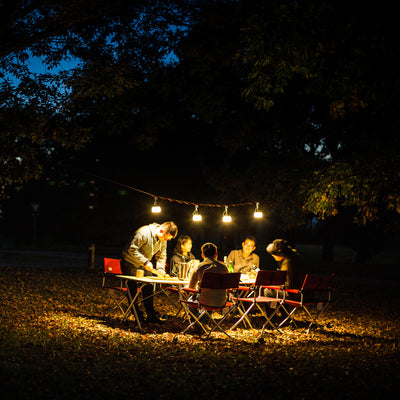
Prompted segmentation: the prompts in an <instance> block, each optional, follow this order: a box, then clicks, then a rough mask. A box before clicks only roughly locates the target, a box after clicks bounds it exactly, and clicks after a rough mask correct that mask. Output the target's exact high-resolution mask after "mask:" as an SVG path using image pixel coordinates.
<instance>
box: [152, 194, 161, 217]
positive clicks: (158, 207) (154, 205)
mask: <svg viewBox="0 0 400 400" xmlns="http://www.w3.org/2000/svg"><path fill="white" fill-rule="evenodd" d="M151 212H153V213H160V212H161V207H160V206H158V205H157V197H154V204H153V207H151Z"/></svg>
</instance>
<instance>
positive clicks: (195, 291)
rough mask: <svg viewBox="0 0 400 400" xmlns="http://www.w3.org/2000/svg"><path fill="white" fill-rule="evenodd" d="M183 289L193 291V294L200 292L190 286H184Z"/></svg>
mask: <svg viewBox="0 0 400 400" xmlns="http://www.w3.org/2000/svg"><path fill="white" fill-rule="evenodd" d="M182 290H184V291H185V292H188V293H193V294H196V293H199V291H198V290H197V289H191V288H188V287H184V288H182Z"/></svg>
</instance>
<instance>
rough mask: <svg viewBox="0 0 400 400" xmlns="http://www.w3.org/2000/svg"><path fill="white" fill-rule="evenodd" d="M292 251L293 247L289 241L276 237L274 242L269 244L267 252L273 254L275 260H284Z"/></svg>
mask: <svg viewBox="0 0 400 400" xmlns="http://www.w3.org/2000/svg"><path fill="white" fill-rule="evenodd" d="M291 251H292V248H291V247H290V246H289V245H288V242H287V241H286V240H284V239H275V240H274V241H273V242H272V243H270V244H269V245H268V246H267V252H268V253H269V254H271V256H272V257H274V258H275V260H278V261H279V260H282V259H283V258H284V257H286V256H288V255H289V254H290V253H291Z"/></svg>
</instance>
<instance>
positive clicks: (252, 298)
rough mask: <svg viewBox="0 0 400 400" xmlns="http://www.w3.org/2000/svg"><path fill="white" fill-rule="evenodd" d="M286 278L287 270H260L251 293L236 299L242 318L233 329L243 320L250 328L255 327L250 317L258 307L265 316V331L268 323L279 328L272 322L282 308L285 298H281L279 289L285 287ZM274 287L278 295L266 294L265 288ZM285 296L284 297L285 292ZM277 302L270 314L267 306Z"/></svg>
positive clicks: (276, 328)
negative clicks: (266, 308) (266, 310)
mask: <svg viewBox="0 0 400 400" xmlns="http://www.w3.org/2000/svg"><path fill="white" fill-rule="evenodd" d="M285 280H286V271H264V270H261V271H258V273H257V276H256V280H255V282H254V285H253V286H252V287H250V289H249V290H250V295H248V296H246V297H238V298H237V299H236V300H237V302H238V311H239V314H240V318H239V319H238V320H237V321H236V322H235V324H234V325H233V326H232V328H231V329H234V328H235V327H236V326H237V325H239V324H240V323H241V322H243V323H244V322H247V324H248V325H249V326H250V328H252V329H253V327H252V325H251V321H250V318H248V316H249V313H250V312H251V310H252V309H253V308H254V307H256V308H257V309H258V310H259V311H260V312H261V314H262V316H263V317H264V318H265V323H264V325H263V328H262V332H263V331H264V329H265V327H266V326H267V325H270V326H271V327H272V329H274V330H277V331H278V332H280V331H279V329H278V327H277V326H276V325H275V324H274V323H273V322H272V318H273V317H274V315H275V314H276V313H277V312H278V310H279V309H280V308H281V306H282V303H283V301H284V298H279V297H278V294H279V292H278V291H279V290H282V289H283V286H284V284H285ZM265 288H268V289H274V290H276V296H265V295H264V289H265ZM282 293H283V297H284V292H282ZM271 303H275V305H276V307H275V309H274V311H273V312H272V314H271V315H270V316H268V315H267V313H266V312H265V308H264V307H265V306H266V305H271Z"/></svg>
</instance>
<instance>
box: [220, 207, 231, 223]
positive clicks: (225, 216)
mask: <svg viewBox="0 0 400 400" xmlns="http://www.w3.org/2000/svg"><path fill="white" fill-rule="evenodd" d="M222 222H232V217H231V216H230V215H229V214H228V206H225V211H224V214H223V215H222Z"/></svg>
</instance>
